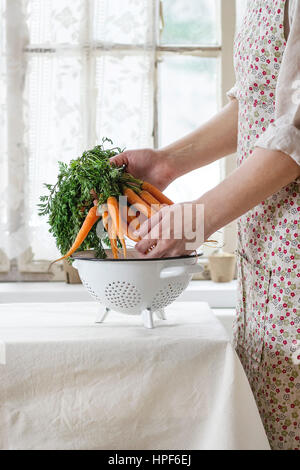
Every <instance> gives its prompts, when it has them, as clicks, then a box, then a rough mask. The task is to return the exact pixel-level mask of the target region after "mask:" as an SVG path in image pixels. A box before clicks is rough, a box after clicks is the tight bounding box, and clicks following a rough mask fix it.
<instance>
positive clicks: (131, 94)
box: [96, 53, 153, 148]
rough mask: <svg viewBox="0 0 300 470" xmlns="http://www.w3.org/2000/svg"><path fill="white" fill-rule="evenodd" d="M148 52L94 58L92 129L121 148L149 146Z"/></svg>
mask: <svg viewBox="0 0 300 470" xmlns="http://www.w3.org/2000/svg"><path fill="white" fill-rule="evenodd" d="M152 76H153V74H152V57H151V54H144V53H143V54H139V55H127V56H126V55H124V56H123V55H115V56H114V55H110V54H105V55H102V56H99V57H97V58H96V88H97V90H98V91H97V105H96V110H97V111H96V129H97V138H98V141H99V140H100V139H101V138H102V137H109V138H110V139H112V140H113V142H114V144H115V145H117V146H119V147H121V148H123V147H126V148H136V147H144V146H151V145H152V144H153V142H152V131H153V112H152V108H153V84H152Z"/></svg>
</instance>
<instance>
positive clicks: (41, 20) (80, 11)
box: [23, 0, 88, 44]
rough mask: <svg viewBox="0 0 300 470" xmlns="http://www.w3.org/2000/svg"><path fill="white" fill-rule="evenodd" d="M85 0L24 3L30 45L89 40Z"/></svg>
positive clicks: (75, 42) (73, 42)
mask: <svg viewBox="0 0 300 470" xmlns="http://www.w3.org/2000/svg"><path fill="white" fill-rule="evenodd" d="M87 3H88V2H86V1H85V0H72V2H70V1H69V0H42V1H41V0H23V4H24V5H25V7H26V19H27V26H28V31H29V43H30V44H78V43H79V42H83V41H84V40H85V39H86V38H85V36H84V35H85V32H86V30H85V28H86V25H87V21H86V20H87V8H86V6H87Z"/></svg>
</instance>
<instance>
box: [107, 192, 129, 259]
mask: <svg viewBox="0 0 300 470" xmlns="http://www.w3.org/2000/svg"><path fill="white" fill-rule="evenodd" d="M107 209H108V213H109V215H110V217H111V220H112V223H113V225H114V228H115V230H116V232H117V236H118V237H119V240H120V242H121V245H122V248H123V254H124V258H126V257H127V249H126V242H125V239H124V227H123V224H122V219H121V218H120V212H119V205H118V201H117V199H116V198H115V197H113V196H111V197H109V198H108V199H107Z"/></svg>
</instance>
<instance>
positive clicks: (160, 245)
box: [135, 202, 204, 258]
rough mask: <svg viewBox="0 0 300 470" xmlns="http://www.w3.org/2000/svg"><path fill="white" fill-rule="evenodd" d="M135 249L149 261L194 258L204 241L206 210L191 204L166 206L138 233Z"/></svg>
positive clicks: (193, 203)
mask: <svg viewBox="0 0 300 470" xmlns="http://www.w3.org/2000/svg"><path fill="white" fill-rule="evenodd" d="M135 234H136V235H137V236H139V237H140V238H141V239H142V240H141V241H140V242H138V243H137V244H136V249H137V250H138V251H139V252H140V254H141V255H142V256H144V257H146V258H168V257H176V256H182V255H187V254H191V253H192V252H193V251H195V250H196V249H197V248H198V247H199V246H200V245H202V243H203V241H204V211H203V206H202V205H201V204H199V203H196V202H188V203H181V204H174V205H172V206H165V207H163V208H162V209H161V210H160V211H159V212H157V213H156V214H155V215H154V216H153V217H151V219H149V220H147V221H146V222H144V223H143V224H142V225H141V227H140V229H139V230H137V231H136V232H135Z"/></svg>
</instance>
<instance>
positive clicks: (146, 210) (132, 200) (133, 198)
mask: <svg viewBox="0 0 300 470" xmlns="http://www.w3.org/2000/svg"><path fill="white" fill-rule="evenodd" d="M123 192H124V196H126V197H127V199H128V202H129V204H132V205H134V206H136V207H137V209H138V210H139V211H140V212H142V213H143V214H144V215H145V216H146V217H147V218H148V219H149V218H150V217H152V215H154V214H155V212H154V211H153V210H152V209H151V207H150V206H149V205H148V204H147V203H146V202H145V201H143V199H142V198H141V197H140V196H138V195H137V194H136V193H135V192H134V191H133V190H132V189H130V188H127V187H125V188H124V191H123Z"/></svg>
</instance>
